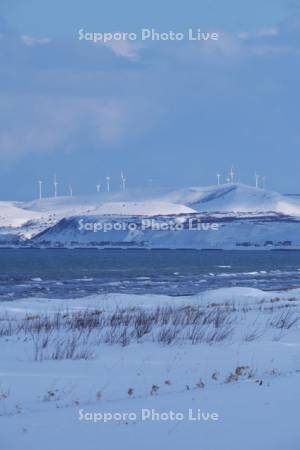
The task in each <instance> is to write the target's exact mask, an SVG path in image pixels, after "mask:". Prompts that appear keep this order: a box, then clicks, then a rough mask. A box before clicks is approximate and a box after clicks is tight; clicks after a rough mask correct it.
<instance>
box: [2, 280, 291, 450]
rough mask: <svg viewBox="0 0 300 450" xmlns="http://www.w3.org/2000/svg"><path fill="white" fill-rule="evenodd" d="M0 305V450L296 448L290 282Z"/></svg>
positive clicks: (15, 302)
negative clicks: (285, 286)
mask: <svg viewBox="0 0 300 450" xmlns="http://www.w3.org/2000/svg"><path fill="white" fill-rule="evenodd" d="M0 306H1V310H0V311H1V312H0V336H1V337H0V353H1V367H0V435H1V448H2V447H3V448H4V449H5V450H6V449H9V450H19V449H20V450H21V449H22V450H24V449H26V450H27V449H30V450H38V449H40V448H43V449H46V450H48V449H49V450H50V449H51V450H52V449H53V448H56V449H58V450H62V449H64V448H72V450H79V449H82V448H87V449H89V450H98V449H99V448H105V449H114V450H115V449H117V448H123V447H124V448H131V449H132V450H135V449H139V448H141V447H142V448H146V449H153V448H154V447H157V448H172V449H174V450H177V449H180V448H182V447H183V446H186V447H188V448H189V449H191V450H193V449H199V448H203V449H205V450H215V449H218V448H222V449H232V450H235V449H236V450H237V449H240V448H243V449H244V450H253V449H256V450H260V449H261V450H262V449H264V450H265V449H269V448H270V449H274V450H279V449H282V448H283V447H284V448H287V449H289V450H298V448H299V442H300V430H299V425H298V421H299V418H298V416H299V414H298V412H299V402H300V390H299V383H300V352H299V348H300V340H299V337H300V321H299V319H300V290H299V289H296V290H289V291H278V292H270V291H269V292H263V291H259V290H256V289H248V288H230V289H219V290H216V291H207V292H204V293H202V294H198V295H196V296H191V297H168V296H162V295H160V296H154V295H153V296H149V295H141V296H137V295H136V296H132V295H124V294H111V295H106V296H92V297H86V298H82V299H72V300H66V299H65V300H59V299H43V298H40V299H39V298H31V299H20V300H18V301H13V302H9V301H8V302H2V303H1V305H0ZM143 410H144V411H143ZM149 410H153V412H151V411H150V412H149ZM189 410H191V411H190V413H189ZM198 410H200V412H199V411H198ZM170 411H171V412H170ZM129 412H130V413H131V416H130V417H128V416H126V415H123V416H122V417H121V418H120V417H119V416H116V417H115V418H116V419H120V420H109V419H112V417H111V416H110V415H109V414H116V413H118V414H121V415H122V414H126V413H129ZM159 412H160V413H166V416H163V417H167V420H157V417H158V416H157V415H155V414H156V413H159ZM104 413H106V416H105V417H106V419H107V422H106V423H103V420H101V419H103V414H104ZM152 413H153V414H154V415H153V414H152ZM172 413H177V419H175V420H173V419H172V417H173V416H172ZM101 414H102V416H101ZM143 414H144V416H143ZM149 414H150V416H151V417H149ZM196 416H198V419H199V420H192V419H194V418H196ZM66 446H67V447H66Z"/></svg>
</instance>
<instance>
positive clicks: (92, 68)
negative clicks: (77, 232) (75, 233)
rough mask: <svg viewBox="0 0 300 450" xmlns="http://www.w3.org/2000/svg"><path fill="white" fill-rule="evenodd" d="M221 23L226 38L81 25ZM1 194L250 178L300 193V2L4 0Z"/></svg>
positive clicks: (0, 27) (0, 10) (0, 21)
mask: <svg viewBox="0 0 300 450" xmlns="http://www.w3.org/2000/svg"><path fill="white" fill-rule="evenodd" d="M145 27H146V28H147V27H154V28H156V29H157V30H160V31H168V30H170V29H172V30H174V31H179V32H186V30H187V28H189V27H192V28H198V27H199V28H201V29H202V30H204V31H207V30H210V31H217V32H218V33H219V34H220V38H219V41H217V42H212V41H211V42H191V41H188V40H184V41H182V42H148V41H147V42H139V41H134V42H123V43H119V42H114V43H113V44H112V45H103V44H102V43H97V44H93V43H91V42H87V41H79V40H78V30H79V29H80V28H84V29H85V30H87V31H95V32H102V31H106V32H108V31H133V32H138V31H139V30H140V29H141V28H145ZM0 58H1V65H0V196H1V199H29V198H33V197H34V196H36V193H37V182H36V180H37V179H38V178H40V177H41V178H43V180H44V182H45V188H46V189H48V192H49V194H50V193H51V192H52V179H53V174H54V173H56V174H57V177H58V179H59V181H60V186H61V192H62V193H63V192H66V190H67V185H68V184H69V183H71V184H72V185H73V189H74V192H75V193H89V192H94V190H95V185H96V184H97V183H98V182H100V183H101V182H103V181H104V178H105V176H106V175H108V174H109V175H111V177H112V187H113V188H114V189H118V188H119V185H120V180H119V178H120V177H119V174H120V171H121V170H123V171H124V172H125V174H126V176H127V179H128V185H129V186H130V185H131V186H133V187H137V186H141V187H142V186H145V185H148V184H149V180H150V179H152V180H153V181H152V184H153V185H155V186H161V185H164V186H174V187H179V186H188V185H205V184H212V183H214V182H215V181H216V173H217V172H218V171H219V172H220V173H221V174H222V175H223V179H225V178H226V177H227V173H228V171H229V169H230V166H231V165H232V164H233V165H234V168H235V171H236V173H237V176H238V179H239V180H240V181H243V182H246V183H253V182H254V177H253V173H254V170H255V169H257V171H258V172H259V173H260V174H261V175H265V176H266V177H267V182H268V186H269V187H270V188H272V189H277V190H280V191H283V192H299V193H300V182H299V175H298V174H299V170H300V157H299V150H300V127H299V104H300V92H299V75H300V73H299V69H300V3H299V2H298V1H297V0H288V1H281V0H280V1H279V0H278V1H277V0H252V1H251V2H250V1H248V0H247V1H242V0H227V1H226V2H224V1H223V0H219V1H216V0H214V1H210V0H206V1H205V0H204V1H201V2H199V1H196V0H190V1H188V2H186V3H184V4H183V3H182V2H173V1H169V0H167V1H164V2H158V1H152V2H148V1H147V2H146V1H137V0H134V1H133V0H131V1H112V2H99V1H96V0H90V1H85V2H77V1H71V0H65V1H63V2H62V1H57V0H52V1H48V0H44V1H43V2H41V1H38V0H27V1H22V2H20V1H14V0H9V1H8V0H7V1H6V0H2V2H1V6H0Z"/></svg>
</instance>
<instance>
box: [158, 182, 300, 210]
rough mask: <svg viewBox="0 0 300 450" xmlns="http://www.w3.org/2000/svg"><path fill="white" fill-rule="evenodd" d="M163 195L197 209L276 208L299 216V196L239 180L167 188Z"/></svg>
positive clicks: (169, 199)
mask: <svg viewBox="0 0 300 450" xmlns="http://www.w3.org/2000/svg"><path fill="white" fill-rule="evenodd" d="M166 199H168V201H171V202H175V203H182V204H184V205H188V206H190V207H192V208H194V209H196V210H197V211H214V212H216V211H219V212H235V213H239V212H270V211H273V212H278V213H282V214H288V215H296V216H300V198H296V197H289V196H284V195H281V194H279V193H277V192H272V191H267V190H265V189H257V188H255V187H252V186H247V185H244V184H240V183H235V184H224V185H220V186H210V187H204V188H202V187H195V188H186V189H181V190H179V191H175V192H171V193H170V194H168V195H167V196H166Z"/></svg>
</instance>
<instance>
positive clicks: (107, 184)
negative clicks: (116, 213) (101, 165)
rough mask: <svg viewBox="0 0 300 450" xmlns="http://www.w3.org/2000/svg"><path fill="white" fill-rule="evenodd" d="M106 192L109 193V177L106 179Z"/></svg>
mask: <svg viewBox="0 0 300 450" xmlns="http://www.w3.org/2000/svg"><path fill="white" fill-rule="evenodd" d="M106 190H107V192H109V191H110V177H109V176H107V177H106Z"/></svg>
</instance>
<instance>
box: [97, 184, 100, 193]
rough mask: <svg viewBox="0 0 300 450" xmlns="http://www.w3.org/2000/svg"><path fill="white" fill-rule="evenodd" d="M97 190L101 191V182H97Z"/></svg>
mask: <svg viewBox="0 0 300 450" xmlns="http://www.w3.org/2000/svg"><path fill="white" fill-rule="evenodd" d="M96 190H97V192H100V191H101V184H96Z"/></svg>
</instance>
